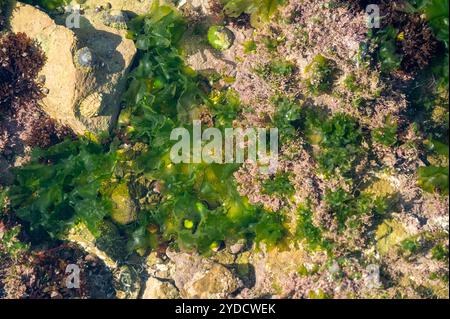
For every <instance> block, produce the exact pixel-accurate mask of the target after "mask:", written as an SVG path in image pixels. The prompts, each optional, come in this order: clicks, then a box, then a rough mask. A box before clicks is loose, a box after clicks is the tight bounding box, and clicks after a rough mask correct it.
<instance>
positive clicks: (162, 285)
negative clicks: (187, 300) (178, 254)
mask: <svg viewBox="0 0 450 319" xmlns="http://www.w3.org/2000/svg"><path fill="white" fill-rule="evenodd" d="M179 298H180V294H179V293H178V290H177V288H175V286H174V285H172V284H171V283H170V282H168V281H161V280H158V279H156V278H154V277H150V278H149V279H148V280H147V282H146V284H145V290H144V293H143V295H142V299H179Z"/></svg>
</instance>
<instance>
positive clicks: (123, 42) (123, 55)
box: [11, 3, 136, 134]
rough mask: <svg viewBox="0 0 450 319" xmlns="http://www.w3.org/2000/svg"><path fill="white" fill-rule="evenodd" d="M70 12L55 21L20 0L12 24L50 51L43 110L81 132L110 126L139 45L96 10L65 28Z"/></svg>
mask: <svg viewBox="0 0 450 319" xmlns="http://www.w3.org/2000/svg"><path fill="white" fill-rule="evenodd" d="M69 14H70V13H69ZM67 17H68V14H66V15H60V16H57V18H55V19H56V22H55V21H53V20H52V19H51V18H50V17H49V16H48V15H47V14H46V13H44V12H42V11H40V10H39V9H37V8H35V7H33V6H30V5H26V4H21V3H17V4H16V6H15V9H14V11H13V14H12V17H11V29H12V31H13V32H25V33H26V34H27V35H28V36H30V37H31V38H33V39H35V40H37V42H38V43H40V45H41V47H42V49H43V50H44V52H45V54H46V56H47V62H46V64H45V66H44V68H43V70H42V71H41V74H40V75H41V76H42V78H45V83H44V86H45V89H46V91H47V92H48V93H47V96H46V97H45V98H44V99H43V101H42V106H43V109H44V110H45V111H46V112H47V113H48V114H49V115H50V116H51V117H52V118H54V119H56V120H58V121H60V122H62V123H63V124H66V125H68V126H70V127H71V128H72V129H73V130H74V131H75V132H76V133H78V134H84V133H85V132H86V131H89V132H93V133H100V132H103V131H109V130H110V129H111V128H112V127H113V126H114V125H115V122H116V119H117V116H118V114H119V111H120V107H121V105H120V100H121V96H122V94H123V92H124V90H125V88H126V76H127V74H128V72H129V68H130V65H131V63H132V61H133V58H134V56H135V54H136V47H135V46H134V43H133V41H132V40H129V39H126V31H125V30H117V29H115V28H113V27H108V26H105V25H104V24H103V23H102V22H101V19H100V13H98V14H96V13H95V10H94V9H91V10H85V12H84V14H83V15H82V16H80V25H79V26H80V27H79V28H77V27H75V28H73V29H69V28H67V27H65V23H66V18H67ZM57 23H59V24H60V25H58V24H57Z"/></svg>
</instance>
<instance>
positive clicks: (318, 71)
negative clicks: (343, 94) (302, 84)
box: [305, 54, 334, 95]
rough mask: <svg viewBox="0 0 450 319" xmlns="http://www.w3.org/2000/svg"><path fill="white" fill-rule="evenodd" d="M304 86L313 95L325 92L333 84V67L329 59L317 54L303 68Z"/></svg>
mask: <svg viewBox="0 0 450 319" xmlns="http://www.w3.org/2000/svg"><path fill="white" fill-rule="evenodd" d="M305 75H306V86H307V88H308V90H309V91H310V92H311V94H313V95H319V94H322V93H327V92H329V91H330V90H331V88H332V86H333V77H334V67H333V64H332V63H331V61H330V60H328V59H327V58H325V57H324V56H323V55H321V54H318V55H316V56H315V57H314V59H313V60H312V61H311V63H310V64H308V65H307V66H306V68H305Z"/></svg>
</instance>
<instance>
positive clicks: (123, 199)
mask: <svg viewBox="0 0 450 319" xmlns="http://www.w3.org/2000/svg"><path fill="white" fill-rule="evenodd" d="M111 200H112V202H113V205H114V206H113V208H112V212H111V218H112V219H113V221H115V222H116V223H118V224H119V225H128V224H130V223H132V222H134V221H136V219H137V213H136V209H135V205H134V203H133V200H132V199H131V196H130V193H129V191H128V186H127V184H126V183H122V184H120V185H119V186H117V187H116V188H115V189H114V191H113V193H112V195H111Z"/></svg>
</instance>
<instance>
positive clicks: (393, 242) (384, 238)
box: [375, 220, 409, 255]
mask: <svg viewBox="0 0 450 319" xmlns="http://www.w3.org/2000/svg"><path fill="white" fill-rule="evenodd" d="M408 237H409V235H408V233H407V231H406V229H405V228H404V226H403V225H402V224H401V223H400V222H398V221H396V220H387V221H385V222H383V223H382V224H381V225H380V226H378V228H377V230H376V232H375V239H376V241H377V244H376V247H377V249H378V251H379V252H380V254H382V255H385V254H387V253H388V252H389V251H390V250H391V249H392V248H394V247H396V246H397V245H398V244H400V243H401V242H402V241H404V240H405V239H407V238H408Z"/></svg>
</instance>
